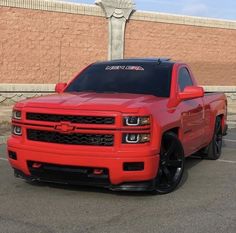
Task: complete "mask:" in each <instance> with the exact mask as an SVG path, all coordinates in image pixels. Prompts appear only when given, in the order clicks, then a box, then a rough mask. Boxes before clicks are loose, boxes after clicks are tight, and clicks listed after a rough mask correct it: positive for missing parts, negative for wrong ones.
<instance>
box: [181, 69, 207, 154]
mask: <svg viewBox="0 0 236 233" xmlns="http://www.w3.org/2000/svg"><path fill="white" fill-rule="evenodd" d="M193 85H195V84H194V83H193V80H192V78H191V75H190V72H189V70H188V69H187V67H185V66H181V67H180V68H179V72H178V88H179V91H180V92H182V91H184V88H185V87H186V86H193ZM180 109H181V112H182V113H181V123H182V129H183V145H184V150H185V154H190V153H192V152H195V151H196V150H198V149H200V147H201V145H202V143H203V137H204V109H203V98H196V99H191V100H185V101H182V102H181V103H180Z"/></svg>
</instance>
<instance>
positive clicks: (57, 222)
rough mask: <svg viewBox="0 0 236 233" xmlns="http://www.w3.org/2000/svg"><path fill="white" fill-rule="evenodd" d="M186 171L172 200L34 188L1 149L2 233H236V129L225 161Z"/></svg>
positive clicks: (191, 165)
mask: <svg viewBox="0 0 236 233" xmlns="http://www.w3.org/2000/svg"><path fill="white" fill-rule="evenodd" d="M186 167H187V169H186V172H185V175H184V179H183V182H182V184H181V186H180V187H179V188H178V189H177V190H176V191H175V192H173V193H170V194H168V195H149V194H146V193H127V192H126V193H117V192H111V191H108V190H105V189H99V188H85V187H73V186H59V185H47V184H41V185H32V184H28V183H26V182H25V181H23V180H20V179H16V178H14V176H13V172H12V169H11V168H10V167H9V165H8V162H7V160H6V153H5V145H0V233H28V232H29V233H32V232H34V233H41V232H42V233H83V232H89V233H90V232H91V233H92V232H99V233H106V232H109V233H110V232H112V233H116V232H117V233H126V232H127V233H129V232H130V233H133V232H138V233H139V232H140V233H143V232H160V233H203V232H204V233H218V232H219V233H222V232H223V233H235V232H236V130H232V131H230V132H229V135H228V136H226V137H225V143H224V148H223V154H222V156H221V158H220V159H219V160H217V161H209V160H201V159H199V158H189V159H187V161H186Z"/></svg>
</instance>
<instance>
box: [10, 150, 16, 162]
mask: <svg viewBox="0 0 236 233" xmlns="http://www.w3.org/2000/svg"><path fill="white" fill-rule="evenodd" d="M8 156H9V158H10V159H14V160H17V155H16V152H14V151H10V150H9V151H8Z"/></svg>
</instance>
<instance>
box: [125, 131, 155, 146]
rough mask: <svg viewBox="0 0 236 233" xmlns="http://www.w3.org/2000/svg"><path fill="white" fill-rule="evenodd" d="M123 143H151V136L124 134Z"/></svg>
mask: <svg viewBox="0 0 236 233" xmlns="http://www.w3.org/2000/svg"><path fill="white" fill-rule="evenodd" d="M122 142H123V143H130V144H138V143H146V142H150V134H144V133H142V134H137V133H128V134H123V140H122Z"/></svg>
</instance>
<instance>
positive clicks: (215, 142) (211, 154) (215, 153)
mask: <svg viewBox="0 0 236 233" xmlns="http://www.w3.org/2000/svg"><path fill="white" fill-rule="evenodd" d="M222 142H223V132H222V125H221V118H220V117H217V118H216V121H215V128H214V134H213V137H212V140H211V142H210V144H209V145H208V148H207V153H206V156H205V158H207V159H211V160H216V159H219V158H220V156H221V151H222Z"/></svg>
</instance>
